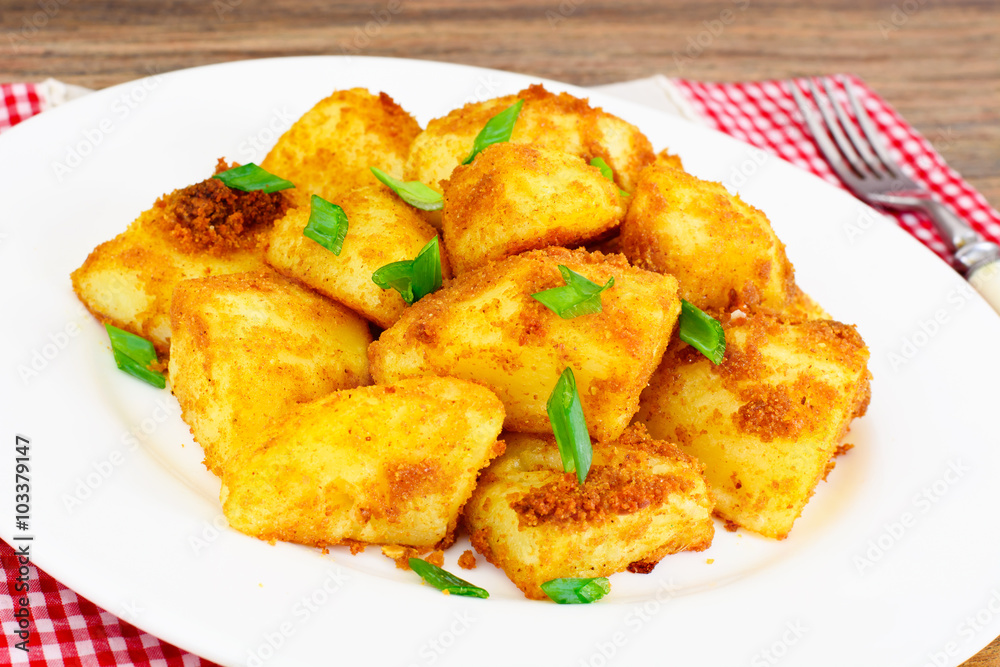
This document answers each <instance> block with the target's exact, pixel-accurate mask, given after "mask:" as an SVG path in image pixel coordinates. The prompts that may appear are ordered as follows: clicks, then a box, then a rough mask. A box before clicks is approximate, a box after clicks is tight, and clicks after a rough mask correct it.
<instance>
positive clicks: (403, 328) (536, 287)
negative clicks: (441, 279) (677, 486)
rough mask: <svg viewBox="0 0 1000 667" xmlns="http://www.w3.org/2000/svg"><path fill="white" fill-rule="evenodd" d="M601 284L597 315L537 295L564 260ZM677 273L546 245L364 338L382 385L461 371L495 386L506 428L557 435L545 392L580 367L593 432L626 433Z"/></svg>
mask: <svg viewBox="0 0 1000 667" xmlns="http://www.w3.org/2000/svg"><path fill="white" fill-rule="evenodd" d="M560 264H561V265H565V266H566V267H568V268H569V269H570V270H572V271H575V272H577V273H579V274H581V275H583V276H584V277H585V278H587V279H588V280H591V281H593V282H595V283H597V284H599V285H604V284H605V283H607V281H608V279H609V278H612V277H613V278H614V279H615V283H614V285H613V286H612V287H610V288H609V289H607V290H605V291H604V292H603V293H602V294H601V303H602V310H601V312H600V313H593V314H589V315H582V316H580V317H575V318H573V319H562V318H560V317H559V316H558V315H556V314H555V313H553V312H552V311H551V310H549V309H548V308H546V307H545V306H543V305H542V304H541V303H540V302H538V301H536V300H535V299H533V298H532V297H531V295H532V294H534V293H535V292H541V291H543V290H546V289H551V288H554V287H559V286H562V285H564V284H565V283H564V281H563V278H562V276H561V274H560V272H559V269H558V267H559V265H560ZM676 292H677V283H676V281H675V280H674V279H673V278H672V277H670V276H664V275H661V274H658V273H653V272H651V271H643V270H642V269H636V268H634V267H632V266H629V264H628V262H626V261H625V258H624V257H622V256H621V255H610V256H605V255H602V254H600V253H588V252H586V251H585V250H575V251H571V250H566V249H565V248H558V247H553V248H547V249H545V250H532V251H529V252H526V253H524V254H521V255H516V256H514V257H508V258H507V259H505V260H502V261H500V262H491V263H489V264H487V265H486V266H484V267H482V268H480V269H477V270H475V271H470V272H468V273H463V274H462V275H460V276H458V277H457V278H455V279H454V280H453V281H452V282H451V283H450V284H448V285H447V286H445V288H444V289H442V290H440V291H438V292H435V293H434V294H431V295H428V296H426V297H424V298H423V299H421V300H420V301H418V302H417V303H415V304H414V305H413V306H412V307H411V308H409V309H407V311H406V312H405V313H403V317H401V318H400V319H399V321H398V322H396V324H394V325H393V326H392V327H390V328H389V329H386V330H385V331H384V332H382V335H381V337H380V338H379V340H377V341H376V342H374V343H372V345H371V346H370V347H369V348H368V357H369V360H370V361H371V371H372V376H373V377H374V378H375V380H376V382H377V383H378V384H390V383H393V382H397V381H398V380H399V379H401V378H405V377H416V376H422V375H439V376H450V377H459V378H463V379H467V380H472V381H474V382H478V383H480V384H483V385H485V386H487V387H489V388H490V389H492V390H493V391H494V392H495V393H496V394H497V396H499V397H500V400H501V401H503V404H504V407H505V408H506V410H507V419H506V421H505V423H504V426H505V428H507V429H508V430H511V431H523V432H529V433H550V432H551V425H550V424H549V417H548V413H547V412H546V407H545V404H546V401H547V400H548V398H549V395H550V394H551V393H552V389H553V388H554V387H555V384H556V381H557V380H558V378H559V375H560V374H561V373H562V372H563V370H564V369H565V368H567V367H571V368H572V369H573V373H574V375H575V377H576V385H577V389H578V391H579V394H580V400H581V403H582V405H583V412H584V415H585V416H586V419H587V425H588V427H589V428H590V434H591V435H592V436H593V437H595V438H597V439H599V440H613V439H615V438H617V437H618V436H619V435H621V433H622V431H623V430H624V429H625V427H626V426H627V425H628V423H629V421H630V420H631V418H632V415H633V414H635V411H636V409H637V407H638V400H639V393H640V392H641V391H642V388H643V387H645V386H646V382H647V381H648V379H649V376H650V374H651V373H652V372H653V370H654V369H655V368H656V365H657V364H658V363H659V360H660V357H661V356H662V354H663V350H664V349H665V348H666V344H667V341H668V340H669V337H670V333H671V331H672V330H673V328H674V324H675V322H676V320H677V315H678V313H679V312H680V301H679V299H678V298H677V294H676Z"/></svg>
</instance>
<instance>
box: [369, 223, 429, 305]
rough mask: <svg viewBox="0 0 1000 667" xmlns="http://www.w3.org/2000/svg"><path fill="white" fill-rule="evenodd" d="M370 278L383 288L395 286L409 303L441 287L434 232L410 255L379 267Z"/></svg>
mask: <svg viewBox="0 0 1000 667" xmlns="http://www.w3.org/2000/svg"><path fill="white" fill-rule="evenodd" d="M372 281H374V283H375V284H376V285H378V286H379V287H381V288H382V289H394V290H396V291H397V292H399V295H400V296H401V297H403V301H405V302H406V303H409V304H412V303H414V302H416V301H420V299H422V298H424V297H425V296H427V295H428V294H430V293H431V292H433V291H435V290H437V289H440V287H441V283H442V279H441V249H440V247H439V246H438V238H437V237H436V236H435V237H434V238H432V239H431V240H430V241H428V242H427V245H425V246H424V247H423V248H421V249H420V252H419V253H417V256H416V257H414V258H413V259H407V260H403V261H401V262H392V263H391V264H386V265H385V266H383V267H382V268H380V269H378V270H377V271H375V273H373V274H372Z"/></svg>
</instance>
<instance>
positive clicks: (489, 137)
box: [462, 100, 524, 164]
mask: <svg viewBox="0 0 1000 667" xmlns="http://www.w3.org/2000/svg"><path fill="white" fill-rule="evenodd" d="M522 106H524V100H518V101H517V102H515V103H514V104H512V105H510V106H509V107H507V108H506V109H504V110H503V111H501V112H500V113H498V114H497V115H496V116H493V118H490V119H489V120H488V121H486V125H484V126H483V129H481V130H480V131H479V134H477V135H476V140H475V141H474V142H472V152H471V153H469V157H467V158H465V160H464V161H463V162H462V164H469V163H470V162H472V161H473V160H475V159H476V156H477V155H479V153H480V152H481V151H482V150H483V149H484V148H486V147H487V146H492V145H493V144H501V143H503V142H505V141H510V135H511V134H513V132H514V123H516V122H517V117H518V115H519V114H520V113H521V107H522Z"/></svg>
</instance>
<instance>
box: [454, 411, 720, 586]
mask: <svg viewBox="0 0 1000 667" xmlns="http://www.w3.org/2000/svg"><path fill="white" fill-rule="evenodd" d="M504 439H505V441H506V443H507V450H506V452H504V454H503V456H501V457H500V458H498V459H497V460H496V461H494V462H493V463H492V464H491V465H490V467H489V468H487V469H486V471H485V472H484V473H483V475H482V478H481V479H480V481H479V485H478V486H477V487H476V491H475V493H473V494H472V498H470V499H469V502H468V504H467V505H466V507H465V511H464V514H463V517H464V518H463V521H464V523H465V525H466V526H467V527H468V529H469V533H470V534H471V535H472V545H473V546H474V547H475V548H476V550H477V551H479V552H480V553H481V554H483V555H484V556H485V557H486V559H487V560H488V561H489V562H491V563H493V564H494V565H496V566H497V567H499V568H500V569H502V570H503V571H504V572H505V573H506V574H507V576H508V577H510V579H511V581H513V582H514V583H515V584H516V585H517V587H518V588H520V589H521V590H522V591H523V592H524V594H525V596H527V597H529V598H533V599H537V600H542V599H546V595H545V593H544V592H543V591H542V589H541V588H540V584H542V583H544V582H546V581H549V580H550V579H556V578H560V577H604V576H608V575H610V574H613V573H615V572H621V571H622V570H624V569H626V568H628V567H629V565H631V564H633V563H635V564H636V565H637V566H638V567H639V571H644V572H648V571H649V570H650V569H651V568H652V567H653V566H654V565H655V564H656V562H657V561H659V560H660V559H661V558H663V557H664V556H666V555H668V554H672V553H677V552H678V551H685V550H688V551H702V550H703V549H707V548H708V547H709V546H710V545H711V543H712V537H713V536H714V534H715V526H714V525H713V523H712V500H711V496H710V495H709V493H708V489H707V487H706V485H705V480H704V478H703V477H702V476H701V472H700V465H699V464H698V462H697V461H695V460H694V459H692V458H691V457H689V456H687V455H686V454H684V453H683V452H681V451H680V450H679V449H677V447H676V446H674V445H672V444H669V443H667V442H663V441H659V440H653V439H652V438H650V437H649V436H648V435H647V434H646V430H645V428H643V427H642V425H641V424H636V425H633V426H631V427H629V428H628V429H627V430H626V431H625V432H624V433H623V434H622V436H621V437H620V438H619V439H618V440H615V441H613V442H605V443H596V444H594V459H593V464H592V466H591V469H590V474H589V475H588V476H587V480H586V482H584V484H583V486H580V484H579V483H578V482H577V478H576V473H564V472H563V471H562V470H563V468H562V462H561V459H560V457H559V449H558V447H557V445H556V443H555V440H554V439H553V438H551V437H540V436H535V435H526V434H518V433H512V434H507V435H505V436H504ZM630 569H631V568H630Z"/></svg>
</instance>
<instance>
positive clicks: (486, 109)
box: [405, 84, 654, 192]
mask: <svg viewBox="0 0 1000 667" xmlns="http://www.w3.org/2000/svg"><path fill="white" fill-rule="evenodd" d="M518 99H522V100H524V106H523V107H522V108H521V113H520V114H519V116H518V119H517V122H516V123H515V124H514V132H513V134H512V135H511V138H510V140H511V141H512V142H513V143H517V144H532V145H535V146H540V147H542V148H549V149H553V150H559V151H563V152H564V153H570V154H572V155H576V156H578V157H581V158H583V159H584V160H586V161H587V162H588V163H589V162H590V161H591V160H592V159H593V158H595V157H599V158H602V159H603V160H604V161H605V162H606V163H607V164H608V166H610V167H611V169H612V170H613V171H614V174H615V182H616V183H618V185H619V187H621V188H622V189H623V190H625V191H626V192H632V190H633V189H635V185H636V182H637V180H638V176H639V172H640V171H641V170H642V168H643V167H645V166H646V165H647V164H649V163H650V162H652V161H653V157H654V155H653V147H652V145H651V144H650V143H649V139H647V138H646V136H645V135H644V134H643V133H642V132H640V131H639V129H638V128H637V127H635V126H634V125H632V124H630V123H627V122H625V121H624V120H622V119H621V118H618V117H617V116H613V115H611V114H609V113H606V112H604V111H602V110H601V109H600V108H598V107H592V106H590V104H589V103H588V102H587V100H585V99H580V98H578V97H573V96H572V95H569V94H568V93H559V94H558V95H556V94H554V93H550V92H549V91H547V90H545V88H544V87H543V86H541V85H537V84H536V85H533V86H530V87H528V88H526V89H524V90H522V91H521V92H519V93H518V94H517V95H507V96H505V97H497V98H494V99H491V100H486V101H485V102H473V103H470V104H466V105H465V106H464V107H462V108H461V109H455V110H454V111H452V112H451V113H449V114H448V115H447V116H444V117H442V118H437V119H435V120H432V121H431V122H429V123H428V124H427V129H426V130H424V131H423V132H422V133H421V134H420V135H419V136H418V137H417V138H416V139H415V140H414V141H413V145H412V147H411V148H410V154H409V156H408V157H407V158H406V171H405V177H406V180H418V181H421V182H423V183H425V184H426V185H428V186H430V187H432V188H434V189H435V190H437V191H438V192H441V191H442V187H443V186H442V181H445V180H447V179H448V178H449V177H450V176H451V172H452V170H454V169H455V167H457V166H458V165H459V164H460V163H461V162H462V161H463V160H465V158H466V157H468V156H469V153H470V152H471V151H472V143H473V141H474V140H475V138H476V135H477V134H479V131H480V130H482V129H483V126H484V125H486V122H487V121H489V120H490V119H491V118H492V117H493V116H495V115H497V114H498V113H500V112H501V111H503V110H504V109H506V108H507V107H509V106H511V105H512V104H514V103H516V102H517V100H518Z"/></svg>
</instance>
